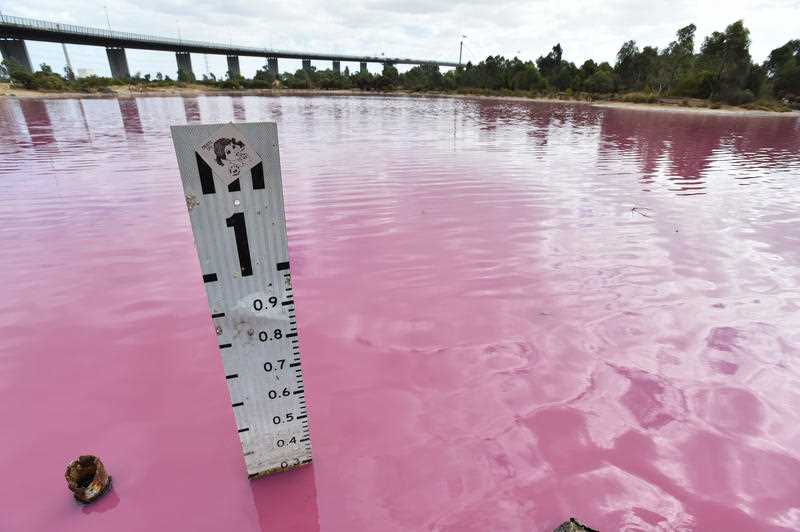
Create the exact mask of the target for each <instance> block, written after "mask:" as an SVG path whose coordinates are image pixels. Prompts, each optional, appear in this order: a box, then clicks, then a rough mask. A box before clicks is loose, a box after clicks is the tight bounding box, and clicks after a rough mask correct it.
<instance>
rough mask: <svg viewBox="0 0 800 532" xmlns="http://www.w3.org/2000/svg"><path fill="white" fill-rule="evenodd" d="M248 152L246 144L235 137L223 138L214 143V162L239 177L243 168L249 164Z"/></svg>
mask: <svg viewBox="0 0 800 532" xmlns="http://www.w3.org/2000/svg"><path fill="white" fill-rule="evenodd" d="M247 159H248V155H247V150H245V147H244V142H242V141H240V140H236V138H235V137H230V138H228V137H223V138H221V139H217V140H216V141H215V142H214V160H215V161H216V163H217V164H218V165H219V166H222V167H224V168H226V169H227V170H228V173H229V174H230V175H233V176H238V175H239V174H240V173H241V171H242V167H243V166H244V165H246V164H247Z"/></svg>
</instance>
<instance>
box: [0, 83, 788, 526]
mask: <svg viewBox="0 0 800 532" xmlns="http://www.w3.org/2000/svg"><path fill="white" fill-rule="evenodd" d="M228 120H237V121H241V120H248V121H259V120H270V121H277V122H278V128H279V132H280V136H281V155H282V160H283V169H284V183H285V196H286V209H287V218H288V228H289V241H290V254H291V259H292V271H293V274H294V283H295V295H296V297H295V299H296V301H297V304H298V320H299V326H300V335H301V345H302V349H303V366H304V369H305V375H306V376H305V380H306V384H307V393H308V400H309V403H310V411H311V425H312V440H313V445H314V456H315V463H314V464H313V466H312V467H309V468H306V469H303V470H298V471H294V472H291V473H286V474H283V475H279V476H276V477H272V478H268V479H263V480H259V481H255V482H250V481H248V480H247V479H246V476H245V473H244V467H243V462H242V457H241V451H240V448H239V443H238V437H237V434H236V432H235V430H234V428H235V426H234V420H233V415H232V412H231V408H230V401H229V400H228V397H227V391H226V385H225V380H224V378H223V372H222V367H221V363H220V357H219V354H218V352H217V347H216V342H215V337H214V333H213V330H212V328H211V323H210V319H209V316H208V309H207V307H206V300H205V295H204V290H203V285H202V282H201V277H200V270H199V267H198V263H197V258H196V255H195V251H194V248H193V244H192V235H191V230H190V227H189V224H188V218H187V214H186V210H185V205H184V200H183V197H182V193H181V187H180V182H179V178H178V175H177V169H176V163H175V158H174V155H173V149H172V145H171V141H170V139H169V132H168V126H169V125H171V124H182V123H185V122H187V121H189V122H195V121H202V122H220V121H228ZM799 178H800V120H798V118H797V117H783V118H740V117H730V116H706V115H696V114H685V113H658V112H649V111H624V110H616V109H605V110H604V109H598V108H592V107H586V106H577V105H575V106H573V105H546V104H539V103H501V102H490V101H460V100H450V99H402V98H378V97H371V98H358V97H352V98H351V97H335V98H324V97H319V98H256V97H253V98H229V97H209V98H203V97H201V98H186V99H181V98H139V99H129V100H114V99H104V100H82V101H78V100H53V101H16V100H0V244H2V250H3V251H2V254H0V287H2V297H0V419H2V421H3V429H2V431H0V475H2V476H1V477H0V530H3V531H29V530H34V531H48V532H49V531H73V530H74V531H78V530H80V531H110V530H113V531H120V532H128V531H139V530H191V531H196V530H197V531H201V530H202V531H205V530H207V531H222V530H235V531H260V530H263V531H273V530H286V529H291V530H298V531H304V530H317V529H321V530H326V531H348V532H349V531H357V530H380V531H400V530H447V531H469V530H475V531H484V530H520V531H522V530H525V531H530V530H534V531H548V530H552V529H553V528H554V527H555V526H556V525H557V524H558V523H559V522H561V521H563V520H564V519H566V518H567V517H569V516H576V517H578V518H579V519H581V520H582V521H585V522H587V523H589V524H591V525H592V526H594V527H595V528H599V529H600V530H603V531H604V532H605V531H610V530H703V531H708V530H737V531H738V530H792V529H798V528H800V308H799V307H800V207H799V205H800V203H798V201H799V200H798V198H800V179H799ZM85 452H93V453H96V454H98V455H99V456H100V457H101V458H102V459H103V460H104V461H105V463H106V464H107V466H108V469H109V471H110V473H111V474H112V476H113V478H114V489H113V491H112V492H111V493H110V494H108V495H107V496H106V497H105V498H104V499H102V500H101V501H100V502H98V503H97V504H95V505H92V506H88V507H80V506H78V505H77V504H75V503H74V502H73V501H71V500H70V496H69V494H68V493H67V490H66V485H65V482H64V479H63V471H64V467H65V465H66V463H67V462H68V461H69V460H71V459H73V458H74V457H75V456H77V455H78V454H81V453H85Z"/></svg>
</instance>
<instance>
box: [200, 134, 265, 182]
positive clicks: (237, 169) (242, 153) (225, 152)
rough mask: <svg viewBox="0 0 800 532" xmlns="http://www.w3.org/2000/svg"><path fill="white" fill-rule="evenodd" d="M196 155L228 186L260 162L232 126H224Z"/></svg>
mask: <svg viewBox="0 0 800 532" xmlns="http://www.w3.org/2000/svg"><path fill="white" fill-rule="evenodd" d="M196 151H197V153H198V154H199V155H200V157H202V158H203V160H204V161H205V162H206V164H207V165H208V166H210V167H211V171H212V172H213V173H214V175H216V176H217V177H218V178H219V179H220V180H222V182H223V183H225V184H226V185H230V184H231V183H233V182H234V181H236V180H237V179H239V176H241V175H242V174H243V173H244V174H246V173H247V172H248V171H249V170H250V169H251V168H253V167H254V166H255V165H257V164H258V163H260V162H261V157H259V155H258V153H257V152H256V151H255V150H254V149H253V148H252V147H251V146H250V141H249V140H248V139H247V137H246V136H245V135H244V133H242V131H240V130H239V129H238V128H237V127H236V126H234V125H233V124H226V125H224V126H223V127H221V128H219V129H218V130H216V131H215V132H214V134H213V135H211V136H210V137H209V138H208V140H206V141H205V142H203V143H202V144H200V145H199V146H198V147H197V148H196Z"/></svg>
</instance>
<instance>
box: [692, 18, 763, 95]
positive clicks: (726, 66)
mask: <svg viewBox="0 0 800 532" xmlns="http://www.w3.org/2000/svg"><path fill="white" fill-rule="evenodd" d="M698 62H699V65H700V67H701V68H702V70H704V71H705V75H706V77H707V78H708V80H709V81H710V84H709V85H710V86H709V87H708V89H710V93H709V94H708V95H707V96H706V97H708V98H712V99H713V98H720V99H725V100H727V101H734V100H739V99H741V97H742V95H741V94H740V93H741V92H743V90H744V87H745V82H746V80H747V77H748V75H749V74H750V68H751V65H752V61H751V59H750V30H748V29H747V28H745V27H744V24H743V23H742V21H741V20H737V21H736V22H734V23H733V24H731V25H729V26H728V27H727V28H725V32H724V33H721V32H718V31H715V32H714V33H712V34H711V35H709V36H708V37H706V39H705V41H703V45H702V46H701V47H700V57H699V58H698ZM750 96H752V95H750ZM734 103H735V102H734Z"/></svg>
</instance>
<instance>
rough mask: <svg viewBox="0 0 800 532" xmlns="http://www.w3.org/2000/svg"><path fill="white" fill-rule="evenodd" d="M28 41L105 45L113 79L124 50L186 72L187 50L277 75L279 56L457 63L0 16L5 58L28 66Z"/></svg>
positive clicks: (120, 70) (123, 64) (306, 60)
mask: <svg viewBox="0 0 800 532" xmlns="http://www.w3.org/2000/svg"><path fill="white" fill-rule="evenodd" d="M26 40H30V41H47V42H55V43H64V44H81V45H93V46H104V47H105V48H106V49H107V51H108V57H109V63H110V65H111V72H112V75H114V77H117V78H124V77H129V73H128V66H127V59H126V58H125V49H126V48H132V49H141V50H160V51H165V52H175V53H176V54H177V61H178V66H179V68H182V69H184V70H186V69H187V66H188V70H189V71H190V72H191V59H190V58H189V56H188V54H189V53H198V54H213V55H226V56H228V59H229V61H228V63H229V66H230V67H233V68H230V69H229V70H232V71H236V72H238V62H239V61H238V57H239V56H248V57H263V58H267V59H271V60H272V61H269V62H268V65H269V66H270V69H271V70H273V71H275V73H277V67H278V63H277V59H278V58H281V59H301V60H303V66H304V68H305V67H306V66H310V61H311V60H321V61H332V62H333V66H334V69H336V67H337V66H338V63H339V62H341V61H350V62H357V63H361V70H362V71H365V70H366V64H367V63H382V64H392V65H422V64H433V65H437V66H446V67H455V66H458V63H455V62H452V61H440V60H436V59H412V58H407V57H384V56H380V57H378V56H371V55H353V54H330V53H320V52H306V51H293V50H279V49H271V48H259V47H253V46H239V45H235V44H222V43H215V42H205V41H194V40H187V39H175V38H171V37H160V36H153V35H143V34H138V33H128V32H123V31H114V30H106V29H101V28H92V27H87V26H76V25H73V24H61V23H57V22H49V21H46V20H36V19H28V18H21V17H12V16H7V15H0V52H2V55H3V58H5V59H9V58H10V59H14V60H15V61H17V62H18V63H20V64H21V65H22V66H23V67H25V68H27V69H28V70H30V69H31V64H30V59H28V56H27V50H26V49H25V44H24V41H26ZM187 58H188V62H187ZM232 59H235V60H232Z"/></svg>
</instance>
